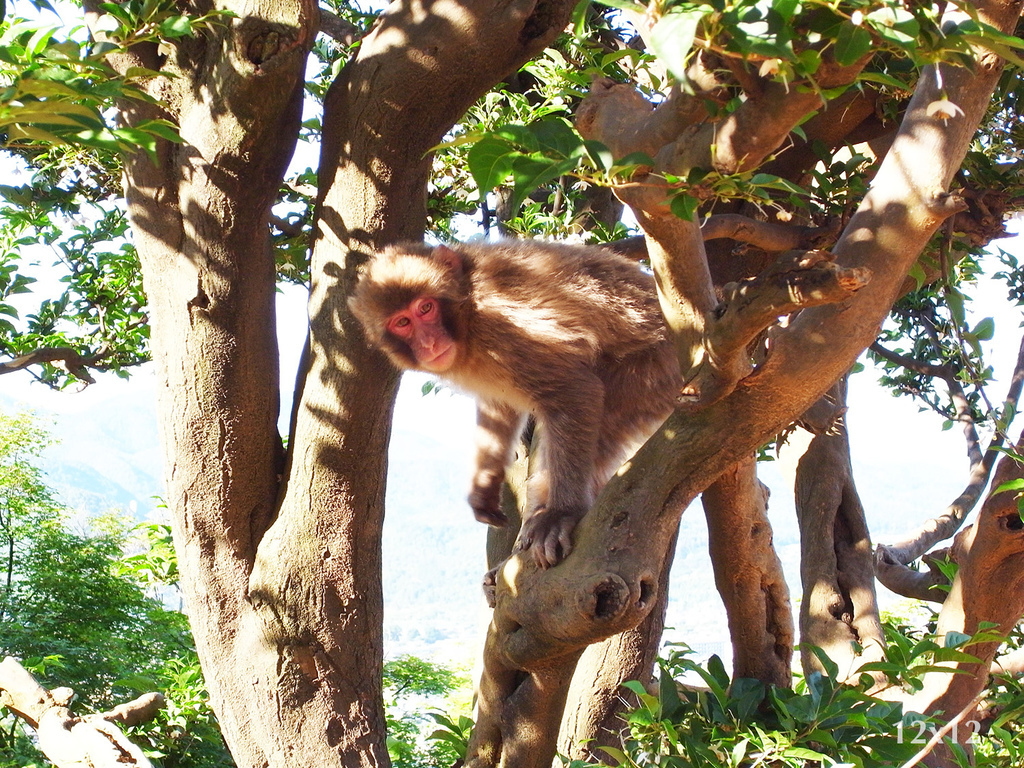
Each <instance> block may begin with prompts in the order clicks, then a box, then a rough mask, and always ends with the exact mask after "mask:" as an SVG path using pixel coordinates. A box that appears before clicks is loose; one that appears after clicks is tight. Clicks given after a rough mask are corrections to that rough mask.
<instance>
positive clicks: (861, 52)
mask: <svg viewBox="0 0 1024 768" xmlns="http://www.w3.org/2000/svg"><path fill="white" fill-rule="evenodd" d="M871 47H872V41H871V34H870V33H869V32H868V31H867V30H866V29H864V28H862V27H858V26H855V25H853V24H851V23H850V22H849V21H844V22H843V23H842V25H841V26H840V27H839V36H838V37H837V38H836V61H837V62H838V63H839V64H840V65H842V66H844V67H846V66H849V65H851V64H854V63H855V62H857V61H858V60H859V59H860V58H861V57H862V56H866V55H867V54H868V53H870V52H871Z"/></svg>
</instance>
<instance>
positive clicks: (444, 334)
mask: <svg viewBox="0 0 1024 768" xmlns="http://www.w3.org/2000/svg"><path fill="white" fill-rule="evenodd" d="M385 327H386V328H387V331H388V333H390V334H391V335H392V336H394V337H396V338H398V339H401V340H402V341H404V342H405V343H406V344H408V345H409V349H411V350H412V354H413V356H414V357H415V358H416V363H417V364H418V365H419V367H420V368H422V369H423V370H425V371H429V372H430V373H444V372H445V371H447V370H448V369H449V368H451V367H452V365H453V364H454V363H455V357H456V354H457V352H458V350H457V348H456V346H455V341H454V340H453V339H452V337H451V336H450V335H449V334H448V331H447V330H446V329H445V327H444V323H443V322H442V317H441V305H440V303H439V302H438V301H437V299H435V298H433V297H431V296H420V297H418V298H416V299H413V300H412V301H411V302H409V304H408V306H406V307H405V308H404V309H400V310H399V311H397V312H395V313H394V314H393V315H391V317H389V318H388V319H387V323H385Z"/></svg>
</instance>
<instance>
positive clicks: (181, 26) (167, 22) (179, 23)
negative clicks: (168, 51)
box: [160, 16, 192, 40]
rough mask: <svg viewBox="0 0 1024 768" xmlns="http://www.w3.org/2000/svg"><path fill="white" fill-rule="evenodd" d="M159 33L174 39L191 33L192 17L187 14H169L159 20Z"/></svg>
mask: <svg viewBox="0 0 1024 768" xmlns="http://www.w3.org/2000/svg"><path fill="white" fill-rule="evenodd" d="M160 34H161V35H163V36H164V37H166V38H170V39H172V40H173V39H175V38H178V37H185V36H187V35H191V34H192V19H190V18H189V17H188V16H171V17H170V18H167V19H164V20H163V21H162V22H160Z"/></svg>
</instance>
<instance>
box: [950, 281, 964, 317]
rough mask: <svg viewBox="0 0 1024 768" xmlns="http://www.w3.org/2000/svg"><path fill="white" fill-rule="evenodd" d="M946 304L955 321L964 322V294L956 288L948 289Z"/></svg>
mask: <svg viewBox="0 0 1024 768" xmlns="http://www.w3.org/2000/svg"><path fill="white" fill-rule="evenodd" d="M946 305H947V306H948V307H949V313H950V314H951V315H952V316H953V322H954V323H956V324H957V325H963V324H964V295H963V294H962V293H960V291H958V290H957V289H956V288H948V289H946Z"/></svg>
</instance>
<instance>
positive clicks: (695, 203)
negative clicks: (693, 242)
mask: <svg viewBox="0 0 1024 768" xmlns="http://www.w3.org/2000/svg"><path fill="white" fill-rule="evenodd" d="M699 206H700V200H698V199H697V198H696V197H694V196H693V195H691V194H690V193H689V192H678V193H676V194H675V195H673V196H672V202H671V203H670V205H669V207H670V208H671V210H672V213H673V215H675V216H678V217H679V218H680V219H683V220H685V221H693V217H694V216H696V214H697V208H698V207H699Z"/></svg>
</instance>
